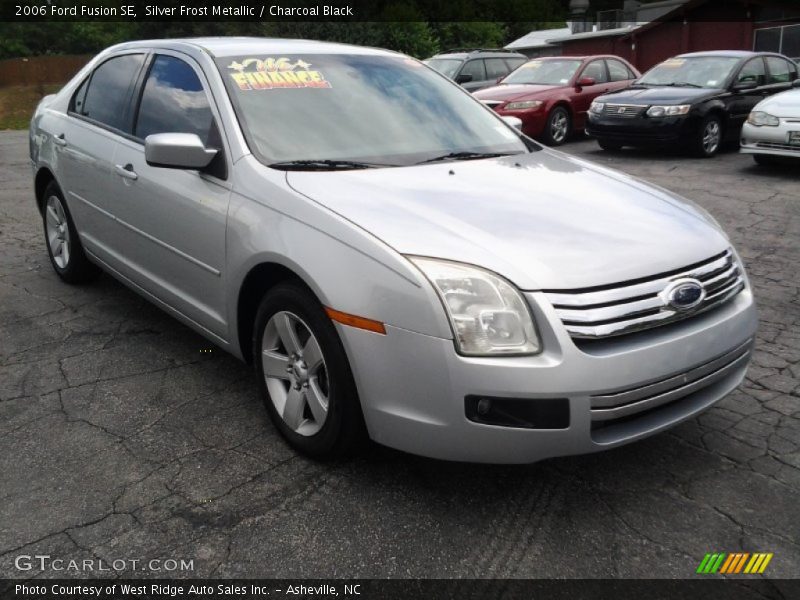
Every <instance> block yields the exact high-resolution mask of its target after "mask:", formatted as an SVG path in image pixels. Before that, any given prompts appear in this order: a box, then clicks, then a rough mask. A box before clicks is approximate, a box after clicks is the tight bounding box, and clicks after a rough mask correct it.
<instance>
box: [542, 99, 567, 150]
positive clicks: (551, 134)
mask: <svg viewBox="0 0 800 600" xmlns="http://www.w3.org/2000/svg"><path fill="white" fill-rule="evenodd" d="M571 133H572V118H571V117H570V116H569V111H568V110H567V109H566V108H564V107H563V106H556V107H555V108H554V109H553V110H551V111H550V114H549V115H548V116H547V123H546V124H545V126H544V133H543V134H542V141H544V143H545V144H547V145H548V146H561V145H562V144H563V143H564V142H566V141H567V140H568V139H569V136H570V134H571Z"/></svg>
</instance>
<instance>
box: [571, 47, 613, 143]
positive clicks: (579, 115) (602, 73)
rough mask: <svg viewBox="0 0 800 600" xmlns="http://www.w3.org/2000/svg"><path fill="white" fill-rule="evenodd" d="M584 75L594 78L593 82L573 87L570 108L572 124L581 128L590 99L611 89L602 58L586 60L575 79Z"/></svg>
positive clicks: (590, 102) (577, 79) (584, 121)
mask: <svg viewBox="0 0 800 600" xmlns="http://www.w3.org/2000/svg"><path fill="white" fill-rule="evenodd" d="M585 77H591V78H592V79H594V81H595V84H594V85H587V86H582V87H580V88H578V87H576V88H575V93H574V95H573V97H572V110H573V112H574V117H575V123H574V126H575V128H576V129H582V128H583V127H584V125H585V123H586V114H587V112H588V111H589V106H590V105H591V104H592V100H594V99H595V98H597V97H598V96H600V95H602V94H605V93H607V92H608V91H609V90H610V89H611V85H610V83H609V81H608V71H607V70H606V63H605V61H604V60H603V59H596V60H592V61H590V62H588V63H587V64H586V65H585V66H584V67H583V70H582V71H581V72H580V73H579V74H578V76H577V78H576V81H579V80H580V79H583V78H585Z"/></svg>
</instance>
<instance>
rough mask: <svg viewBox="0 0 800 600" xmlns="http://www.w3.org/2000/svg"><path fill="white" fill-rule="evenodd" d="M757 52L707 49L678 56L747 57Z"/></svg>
mask: <svg viewBox="0 0 800 600" xmlns="http://www.w3.org/2000/svg"><path fill="white" fill-rule="evenodd" d="M758 54H760V53H759V52H751V51H750V50H709V51H707V52H689V53H688V54H681V55H680V58H689V57H692V56H727V57H731V58H747V57H748V56H756V55H758Z"/></svg>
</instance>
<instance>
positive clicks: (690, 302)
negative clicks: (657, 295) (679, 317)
mask: <svg viewBox="0 0 800 600" xmlns="http://www.w3.org/2000/svg"><path fill="white" fill-rule="evenodd" d="M662 297H663V298H664V300H665V301H666V303H667V304H668V305H669V306H671V307H672V308H674V309H675V310H679V311H685V310H692V309H693V308H695V307H696V306H698V305H699V304H700V303H701V302H702V301H703V300H704V299H705V297H706V290H705V288H704V287H703V284H702V283H700V282H699V281H698V280H697V279H678V280H677V281H673V282H671V283H670V284H669V285H668V286H667V287H666V289H665V290H664V292H663V295H662Z"/></svg>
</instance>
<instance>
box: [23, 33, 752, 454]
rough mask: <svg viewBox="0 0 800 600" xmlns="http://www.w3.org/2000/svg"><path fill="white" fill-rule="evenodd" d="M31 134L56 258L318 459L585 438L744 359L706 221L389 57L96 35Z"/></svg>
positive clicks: (614, 431) (739, 325)
mask: <svg viewBox="0 0 800 600" xmlns="http://www.w3.org/2000/svg"><path fill="white" fill-rule="evenodd" d="M30 148H31V164H32V167H33V178H34V189H35V201H36V203H37V206H38V208H39V211H40V213H41V215H42V223H43V232H44V242H45V245H46V248H47V251H48V252H49V255H50V258H51V261H52V266H53V269H54V270H55V273H56V274H57V275H58V276H59V277H60V278H61V279H63V280H64V281H65V282H66V283H69V284H78V283H82V282H85V281H87V280H89V279H91V278H92V277H94V276H96V275H97V274H98V272H99V271H100V270H101V269H102V270H104V271H106V272H108V273H110V274H111V275H113V276H114V277H116V278H118V279H119V280H120V281H122V282H123V283H125V284H126V285H128V286H130V287H131V288H132V289H133V290H135V291H136V292H138V293H140V294H142V295H143V296H145V297H146V298H148V299H149V300H150V301H152V302H153V303H155V304H156V305H158V306H159V307H161V308H162V309H163V310H165V311H167V312H168V313H169V314H171V315H173V316H174V317H175V318H177V319H179V320H181V321H182V322H183V323H185V324H186V325H188V326H189V327H191V328H193V329H194V330H196V331H197V332H199V333H200V334H201V335H203V336H205V337H206V338H208V339H209V340H211V341H213V342H214V343H216V344H217V345H218V346H219V347H220V348H223V349H225V350H226V351H228V352H230V353H232V354H233V355H235V356H237V357H238V358H240V359H242V360H244V361H246V362H248V363H250V364H252V365H253V368H254V371H255V373H256V376H257V385H258V389H259V390H260V394H261V396H262V398H263V400H264V402H265V405H266V410H267V412H268V414H269V416H270V418H271V419H272V422H273V423H274V425H275V427H276V428H277V430H278V431H280V433H281V434H282V435H283V436H284V437H285V438H286V440H287V441H288V442H289V443H290V444H291V445H292V446H293V447H295V448H296V449H298V450H299V451H301V452H305V453H307V454H309V455H311V456H315V457H320V458H326V457H330V456H337V455H342V454H346V453H349V452H352V451H353V450H354V449H355V448H357V447H358V446H359V444H360V443H361V442H362V441H363V440H365V439H367V438H368V437H369V438H371V439H373V440H375V441H377V442H379V443H382V444H385V445H388V446H392V447H394V448H399V449H401V450H405V451H409V452H414V453H417V454H422V455H426V456H432V457H437V458H443V459H452V460H463V461H479V462H504V463H525V462H532V461H536V460H540V459H543V458H546V457H549V456H558V455H566V454H577V453H585V452H595V451H599V450H603V449H607V448H612V447H615V446H618V445H621V444H625V443H628V442H632V441H635V440H638V439H641V438H643V437H646V436H649V435H652V434H655V433H657V432H659V431H663V430H665V429H667V428H669V427H672V426H674V425H675V424H677V423H679V422H681V421H683V420H686V419H689V418H692V417H693V416H694V415H696V414H698V413H700V412H702V411H704V410H706V409H708V408H709V407H711V406H712V405H714V404H715V403H716V402H718V401H719V400H720V399H721V398H723V397H724V396H725V395H726V394H728V393H730V392H731V391H733V390H734V389H735V388H736V387H737V386H738V385H739V383H740V382H741V381H742V379H743V377H744V375H745V371H746V368H747V365H748V363H749V360H750V355H751V349H752V344H753V339H754V335H755V331H756V309H755V304H754V300H753V291H752V288H751V287H750V284H749V282H748V280H747V276H746V274H745V271H744V268H743V266H742V263H741V261H740V260H739V257H738V255H737V254H736V251H735V250H734V249H733V248H732V247H731V243H730V241H729V240H728V237H727V236H726V235H725V233H724V232H723V231H722V230H721V229H720V228H719V226H718V225H717V223H716V222H715V221H714V219H713V218H712V217H711V216H710V215H709V214H708V213H707V212H705V211H704V210H703V209H702V208H700V207H698V206H696V205H695V204H693V203H691V202H690V201H688V200H685V199H683V198H680V197H677V196H675V195H674V194H672V193H670V192H668V191H666V190H663V189H661V188H658V187H655V186H652V185H649V184H647V183H645V182H642V181H639V180H637V179H635V178H632V177H629V176H626V175H623V174H621V173H617V172H615V171H612V170H610V169H606V168H604V167H601V166H598V165H595V164H592V163H590V162H586V161H583V160H579V159H576V158H573V157H570V156H567V155H564V154H561V153H559V152H556V151H553V150H550V149H547V148H544V147H542V146H540V145H538V144H537V143H535V142H533V141H532V140H530V139H528V138H526V137H525V136H523V135H522V134H520V133H519V131H517V130H516V129H515V128H514V127H512V126H511V125H509V124H508V123H506V122H504V121H503V120H502V119H501V118H500V117H498V116H497V115H496V114H495V113H494V112H492V111H491V110H489V109H488V108H486V107H485V106H483V105H482V104H481V103H480V102H478V101H477V100H476V99H474V98H473V97H472V96H471V95H470V94H468V93H467V92H465V91H464V90H463V89H461V88H460V87H459V86H457V85H455V84H454V83H453V82H451V81H449V80H447V79H446V78H444V77H442V76H441V75H439V74H438V73H436V72H435V71H433V70H432V69H429V68H428V67H426V66H425V65H423V64H422V63H421V62H419V61H417V60H414V59H412V58H409V57H407V56H403V55H400V54H397V53H394V52H387V51H383V50H376V49H369V48H360V47H355V46H346V45H340V44H325V43H317V42H307V41H297V40H281V39H274V40H269V39H248V38H230V39H226V38H209V39H191V40H155V41H140V42H131V43H126V44H123V45H119V46H114V47H113V48H109V49H108V50H106V51H105V52H103V53H102V54H100V55H99V56H97V57H96V58H95V59H94V60H93V61H92V62H91V63H90V64H88V65H87V66H86V68H84V69H83V70H82V71H81V72H80V73H78V74H77V75H76V76H75V78H74V79H73V80H72V81H70V82H69V83H68V84H67V85H66V86H65V87H64V88H63V90H61V91H60V92H59V93H58V94H56V95H54V96H49V97H47V98H45V99H44V100H43V101H42V103H41V104H40V106H39V107H38V109H37V110H36V113H35V115H34V117H33V121H32V123H31V128H30Z"/></svg>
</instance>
